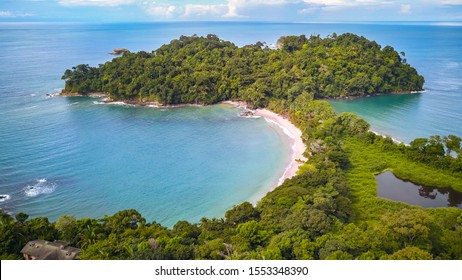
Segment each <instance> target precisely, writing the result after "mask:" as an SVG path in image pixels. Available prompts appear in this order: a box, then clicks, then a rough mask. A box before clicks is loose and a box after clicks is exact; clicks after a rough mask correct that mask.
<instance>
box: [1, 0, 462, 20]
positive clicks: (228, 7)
mask: <svg viewBox="0 0 462 280" xmlns="http://www.w3.org/2000/svg"><path fill="white" fill-rule="evenodd" d="M188 20H201V21H213V20H221V21H281V22H310V21H316V22H318V21H320V22H326V21H336V22H338V21H462V0H420V1H419V0H409V1H394V0H0V21H3V22H5V21H8V22H9V21H71V22H136V21H145V22H149V21H188Z"/></svg>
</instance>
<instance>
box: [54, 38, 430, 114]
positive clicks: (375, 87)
mask: <svg viewBox="0 0 462 280" xmlns="http://www.w3.org/2000/svg"><path fill="white" fill-rule="evenodd" d="M277 45H278V46H279V49H270V48H269V47H268V46H265V45H264V44H263V43H261V42H258V43H256V44H253V45H246V46H243V47H237V46H236V45H234V44H233V43H231V42H227V41H223V40H221V39H219V38H218V37H217V36H216V35H207V36H206V37H198V36H191V37H187V36H181V37H180V38H179V39H176V40H173V41H171V42H170V44H166V45H163V46H161V47H160V48H159V49H157V50H155V51H153V52H151V53H147V52H144V51H142V52H138V53H130V52H127V53H125V54H124V55H123V56H122V57H118V58H115V59H113V60H112V61H110V62H107V63H105V64H102V65H99V66H98V67H90V66H89V65H78V66H76V67H73V68H72V69H71V70H66V71H65V73H64V75H63V77H62V78H63V79H64V80H65V81H66V84H65V91H66V92H75V93H80V94H84V95H85V94H88V93H91V92H106V93H108V94H109V95H110V98H112V99H114V100H131V101H138V102H147V101H152V102H158V103H160V104H163V105H169V104H181V103H184V104H186V103H194V104H213V103H216V102H219V101H223V100H228V99H233V100H243V101H246V102H247V103H248V104H249V105H252V106H256V107H265V106H267V105H268V103H269V102H270V101H271V100H281V99H282V100H286V101H288V102H292V101H293V100H295V99H296V98H297V97H298V96H299V95H301V94H303V93H312V94H313V95H314V97H315V98H326V97H347V96H364V95H370V94H378V93H392V92H410V91H415V90H421V89H422V87H423V83H424V78H423V77H422V76H420V75H418V73H417V71H416V70H415V69H414V68H412V67H411V66H410V65H409V64H407V63H406V60H405V59H403V58H402V57H401V56H400V54H398V52H396V51H395V50H394V49H393V48H392V47H390V46H386V47H384V48H382V47H381V46H380V45H379V44H377V43H376V42H374V41H370V40H368V39H366V38H364V37H361V36H358V35H355V34H351V33H346V34H342V35H339V36H337V35H336V34H334V35H332V36H329V37H327V38H321V37H319V35H318V36H311V37H309V38H307V37H306V36H304V35H301V36H284V37H281V38H280V39H279V40H278V43H277Z"/></svg>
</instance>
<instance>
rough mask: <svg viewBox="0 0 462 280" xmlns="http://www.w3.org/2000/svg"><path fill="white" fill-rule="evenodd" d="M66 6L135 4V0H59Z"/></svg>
mask: <svg viewBox="0 0 462 280" xmlns="http://www.w3.org/2000/svg"><path fill="white" fill-rule="evenodd" d="M58 2H59V4H61V5H65V6H112V7H114V6H120V5H127V4H133V3H134V2H135V0H58Z"/></svg>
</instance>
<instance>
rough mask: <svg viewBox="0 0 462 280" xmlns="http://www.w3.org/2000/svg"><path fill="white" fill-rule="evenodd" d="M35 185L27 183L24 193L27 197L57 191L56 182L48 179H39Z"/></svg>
mask: <svg viewBox="0 0 462 280" xmlns="http://www.w3.org/2000/svg"><path fill="white" fill-rule="evenodd" d="M35 182H36V183H35V184H34V185H27V187H25V188H24V194H25V195H26V196H27V197H36V196H38V195H40V194H50V193H52V192H54V191H55V189H56V183H54V182H48V180H47V179H37V180H35Z"/></svg>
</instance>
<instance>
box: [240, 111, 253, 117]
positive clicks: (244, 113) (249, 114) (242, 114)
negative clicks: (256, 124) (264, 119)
mask: <svg viewBox="0 0 462 280" xmlns="http://www.w3.org/2000/svg"><path fill="white" fill-rule="evenodd" d="M239 116H241V117H253V116H254V112H252V111H249V110H247V111H243V112H241V113H240V114H239Z"/></svg>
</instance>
